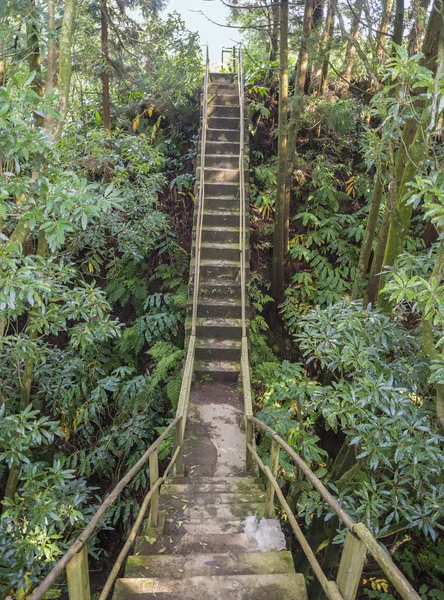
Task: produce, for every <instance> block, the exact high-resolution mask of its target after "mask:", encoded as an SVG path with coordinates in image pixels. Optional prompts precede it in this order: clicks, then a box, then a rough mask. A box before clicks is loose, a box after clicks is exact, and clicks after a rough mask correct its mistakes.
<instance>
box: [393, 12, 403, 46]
mask: <svg viewBox="0 0 444 600" xmlns="http://www.w3.org/2000/svg"><path fill="white" fill-rule="evenodd" d="M404 13H405V7H404V0H396V6H395V21H394V23H393V43H394V44H397V45H398V46H401V44H402V36H403V35H404ZM393 52H395V51H394V50H393Z"/></svg>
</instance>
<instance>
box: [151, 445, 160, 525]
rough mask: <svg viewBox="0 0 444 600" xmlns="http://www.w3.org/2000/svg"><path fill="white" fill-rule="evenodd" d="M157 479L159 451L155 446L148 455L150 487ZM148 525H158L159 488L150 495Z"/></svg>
mask: <svg viewBox="0 0 444 600" xmlns="http://www.w3.org/2000/svg"><path fill="white" fill-rule="evenodd" d="M158 479H159V453H158V451H157V448H156V449H155V450H154V452H153V453H152V454H151V456H150V487H151V488H152V487H153V486H154V484H155V483H156V481H157V480H158ZM149 522H150V527H157V526H158V525H159V490H158V489H157V490H156V491H155V492H154V494H153V495H152V497H151V510H150V521H149Z"/></svg>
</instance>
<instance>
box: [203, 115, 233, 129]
mask: <svg viewBox="0 0 444 600" xmlns="http://www.w3.org/2000/svg"><path fill="white" fill-rule="evenodd" d="M239 127H240V119H239V117H238V116H236V117H216V116H215V115H209V116H208V128H209V129H239Z"/></svg>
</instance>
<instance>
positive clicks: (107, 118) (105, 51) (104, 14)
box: [100, 0, 111, 131]
mask: <svg viewBox="0 0 444 600" xmlns="http://www.w3.org/2000/svg"><path fill="white" fill-rule="evenodd" d="M100 15H101V20H100V23H101V36H102V58H103V68H102V109H103V126H104V128H105V129H106V130H107V131H111V112H110V99H109V40H108V11H107V0H101V3H100Z"/></svg>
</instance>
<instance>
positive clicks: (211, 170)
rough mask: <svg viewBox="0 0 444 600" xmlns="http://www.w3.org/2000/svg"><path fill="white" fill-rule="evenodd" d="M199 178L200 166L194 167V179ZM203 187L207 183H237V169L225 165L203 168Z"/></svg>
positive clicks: (197, 179)
mask: <svg viewBox="0 0 444 600" xmlns="http://www.w3.org/2000/svg"><path fill="white" fill-rule="evenodd" d="M199 179H200V167H197V169H196V181H199ZM204 181H205V188H206V187H207V186H206V184H207V183H232V182H234V183H239V169H238V168H234V169H230V168H227V167H207V166H205V168H204Z"/></svg>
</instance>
